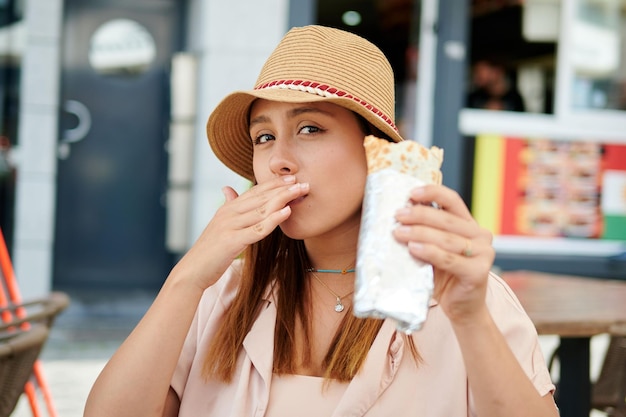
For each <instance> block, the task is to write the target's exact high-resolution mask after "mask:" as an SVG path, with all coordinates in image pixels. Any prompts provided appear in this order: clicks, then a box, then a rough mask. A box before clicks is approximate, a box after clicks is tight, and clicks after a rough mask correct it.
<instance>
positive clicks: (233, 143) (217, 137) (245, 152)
mask: <svg viewBox="0 0 626 417" xmlns="http://www.w3.org/2000/svg"><path fill="white" fill-rule="evenodd" d="M258 98H261V99H266V100H272V101H281V102H286V103H312V102H319V101H325V102H330V103H334V104H337V105H339V106H342V107H344V108H346V109H348V110H351V111H353V112H355V113H358V114H359V115H361V116H362V117H363V118H365V119H366V120H367V121H368V122H370V123H371V124H372V125H374V126H375V127H376V128H378V129H380V131H382V132H383V133H384V134H386V135H387V136H388V137H389V138H390V139H391V140H393V141H394V142H400V141H402V140H403V139H402V137H401V136H400V134H399V133H398V132H397V131H396V130H395V129H394V128H393V127H392V126H391V125H389V124H388V123H387V122H386V121H384V120H383V119H382V118H380V117H378V116H377V115H376V114H374V113H373V112H371V111H370V110H368V109H367V108H366V107H365V106H363V105H362V104H360V103H358V102H357V101H355V100H353V99H351V98H344V97H323V96H319V95H317V94H311V93H308V92H304V91H296V90H290V89H279V88H269V89H261V90H248V91H236V92H234V93H232V94H230V95H228V96H226V97H225V98H224V99H223V100H222V101H221V102H220V103H219V104H218V105H217V107H215V109H214V110H213V112H212V113H211V115H210V116H209V119H208V121H207V127H206V129H207V137H208V140H209V144H210V145H211V149H212V150H213V152H214V153H215V156H217V158H218V159H219V160H220V161H222V162H223V163H224V164H225V165H226V166H227V167H228V168H230V169H231V170H233V171H234V172H236V173H237V174H239V175H241V176H242V177H244V178H247V179H249V180H250V181H254V171H253V169H252V151H253V150H252V140H251V139H250V133H249V131H248V117H249V115H248V112H249V110H250V105H251V104H252V102H253V101H254V100H256V99H258Z"/></svg>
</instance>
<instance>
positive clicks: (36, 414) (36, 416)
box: [24, 381, 41, 417]
mask: <svg viewBox="0 0 626 417" xmlns="http://www.w3.org/2000/svg"><path fill="white" fill-rule="evenodd" d="M24 393H25V394H26V397H28V403H29V404H30V410H31V411H32V413H33V417H41V409H40V408H39V404H38V403H37V392H36V391H35V384H33V382H32V381H28V382H27V383H26V385H24Z"/></svg>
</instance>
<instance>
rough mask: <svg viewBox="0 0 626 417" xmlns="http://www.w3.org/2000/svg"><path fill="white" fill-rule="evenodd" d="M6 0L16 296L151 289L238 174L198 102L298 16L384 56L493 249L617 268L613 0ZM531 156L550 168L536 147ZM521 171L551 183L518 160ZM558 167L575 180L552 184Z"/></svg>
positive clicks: (623, 7) (401, 108)
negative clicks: (19, 290) (213, 139)
mask: <svg viewBox="0 0 626 417" xmlns="http://www.w3.org/2000/svg"><path fill="white" fill-rule="evenodd" d="M18 3H19V4H23V16H24V17H23V19H22V18H21V16H22V15H21V14H20V13H16V12H14V11H12V12H11V13H12V14H10V13H8V12H7V13H5V15H6V16H19V19H17V18H16V17H11V19H13V20H16V21H19V22H21V25H22V26H21V27H23V28H24V30H23V32H22V35H21V36H22V41H21V42H22V43H23V50H22V51H21V52H20V53H19V54H18V56H17V57H14V58H11V59H8V58H4V57H5V56H8V55H9V54H7V53H6V51H5V50H6V48H5V47H4V46H0V48H5V49H3V50H2V51H3V52H2V53H3V72H2V73H1V74H2V77H3V79H2V97H3V101H2V103H3V104H2V106H0V110H2V113H1V115H2V124H1V125H0V126H1V127H2V128H3V130H2V131H1V132H0V133H2V134H3V135H7V136H8V137H9V138H10V140H11V143H12V144H13V145H16V146H15V148H16V149H17V150H18V152H17V153H18V155H19V158H16V159H18V160H19V164H18V169H17V180H16V188H17V198H16V201H15V204H9V205H11V207H15V218H14V219H12V220H11V221H7V220H4V217H6V216H7V215H6V214H5V213H9V211H8V210H5V207H7V206H5V205H3V206H1V207H0V208H1V209H2V214H3V216H0V220H2V221H3V224H2V227H3V230H4V229H5V228H6V229H7V230H12V235H11V242H12V245H11V246H12V253H13V256H14V263H15V266H16V271H17V274H18V279H19V280H20V281H21V282H22V287H23V288H24V293H25V294H26V295H38V294H41V293H43V292H46V291H48V290H49V289H50V288H53V287H55V288H63V289H68V288H69V289H92V290H94V289H95V290H100V289H114V290H121V289H142V288H151V289H152V288H158V287H159V286H160V285H161V283H162V282H163V280H164V278H165V277H166V275H167V273H168V270H169V268H170V267H171V266H172V264H173V263H174V262H175V261H176V259H177V258H178V257H179V256H180V255H181V254H182V253H184V251H185V250H186V249H187V248H188V247H189V246H190V245H191V244H192V243H193V241H194V239H195V238H196V236H198V234H199V233H200V232H201V230H202V229H203V228H204V227H205V225H206V223H207V222H208V220H209V219H210V218H211V216H212V214H213V213H214V211H215V210H216V209H217V207H219V206H220V205H221V204H222V202H223V197H222V195H221V192H220V189H221V187H222V186H223V185H225V184H230V185H233V186H234V187H235V188H236V189H238V190H244V189H245V188H246V187H247V186H248V184H247V182H246V181H245V180H243V179H242V178H239V177H237V176H235V175H234V174H232V173H230V172H229V171H228V170H227V169H226V168H224V167H222V166H221V164H220V163H219V162H218V161H217V160H216V159H215V157H214V156H213V155H212V154H211V152H210V150H209V147H208V144H207V142H206V138H205V121H206V117H207V116H208V114H209V113H210V111H211V109H212V108H213V107H214V106H215V105H216V104H217V103H218V102H219V100H220V99H221V98H222V97H223V96H225V95H226V94H227V93H229V92H230V91H232V90H235V89H245V88H249V87H250V86H251V85H252V84H253V83H254V80H255V77H256V74H257V73H258V71H259V69H260V67H261V65H262V64H263V62H264V60H265V58H266V57H267V55H268V54H269V53H270V52H271V50H272V49H273V47H274V46H275V45H276V43H277V42H278V41H279V39H280V38H281V37H282V35H283V34H284V33H285V32H286V31H287V30H288V28H289V27H291V26H299V25H305V24H311V23H319V24H324V25H330V26H335V27H340V28H343V29H346V30H350V31H354V32H355V33H358V34H360V35H362V36H364V37H366V38H368V39H370V40H371V41H373V42H374V43H376V44H377V45H379V46H380V47H381V49H383V50H384V52H385V53H386V54H387V55H388V56H389V58H390V61H391V63H392V66H393V67H394V71H395V74H396V83H397V86H398V89H397V109H396V112H397V119H398V120H397V121H398V123H397V124H398V125H399V126H400V129H401V130H402V133H403V135H404V136H405V137H407V138H410V139H414V140H417V141H419V142H421V143H423V144H425V145H430V144H434V145H437V146H440V147H443V148H444V149H445V152H446V154H445V162H444V167H443V171H444V182H445V183H446V184H447V185H448V186H450V187H452V188H454V189H456V190H457V191H459V193H461V195H462V196H463V197H464V198H465V199H466V201H467V202H468V204H471V205H472V209H473V211H474V214H475V215H476V216H477V217H478V219H479V221H480V222H481V223H482V224H483V225H484V226H486V227H490V228H491V229H492V230H493V231H494V232H495V233H496V235H497V238H496V247H497V249H498V251H499V255H498V257H499V258H498V260H497V261H498V264H499V266H501V267H504V268H508V267H518V265H522V266H523V267H526V268H529V269H533V268H535V267H536V268H541V269H545V270H556V271H559V272H579V273H589V274H590V275H597V276H616V275H619V274H623V272H624V271H625V270H626V267H625V266H624V264H623V263H620V261H619V260H617V258H618V255H619V254H620V253H622V252H623V250H624V246H623V243H624V242H625V241H626V232H625V231H624V226H623V218H626V209H625V208H624V206H626V203H624V199H626V197H624V196H623V195H621V194H620V190H622V191H623V192H624V193H626V191H624V190H626V186H625V185H624V183H626V181H624V180H623V177H624V175H623V173H624V172H626V157H624V158H622V156H623V154H622V153H621V152H622V148H621V146H622V144H624V145H625V146H626V136H625V134H624V132H626V129H625V128H626V113H625V111H626V107H625V106H626V104H625V102H626V87H625V86H626V62H625V58H624V56H625V55H626V49H625V48H626V40H625V39H626V17H625V16H626V1H625V0H571V1H563V2H561V1H558V0H526V1H524V2H522V1H501V0H500V1H486V0H483V1H479V0H475V1H472V2H469V1H468V2H458V1H456V0H422V1H420V0H385V1H383V0H367V1H363V0H340V1H338V0H261V1H259V0H254V1H253V0H238V1H229V2H224V1H223V0H188V1H177V0H134V1H121V0H114V1H104V0H89V1H79V0H65V1H62V0H45V1H44V0H25V1H24V2H23V3H22V2H17V1H16V2H15V4H18ZM15 4H13V2H11V1H9V0H5V1H4V2H0V7H2V6H3V5H7V7H9V6H8V5H11V7H13V9H11V10H18V9H17V8H16V7H17V6H15ZM2 10H3V12H4V10H9V9H6V7H5V9H2ZM19 10H22V9H19ZM11 19H9V20H11ZM5 20H6V19H5ZM1 23H2V29H3V30H5V29H6V30H7V31H8V30H13V29H9V28H10V27H12V26H13V25H12V23H11V22H9V21H8V20H7V23H4V21H2V22H1ZM2 33H8V32H6V31H5V32H0V35H1V34H2ZM11 33H13V32H11ZM2 39H5V38H2V37H1V36H0V41H2ZM9 44H10V46H9V50H11V48H14V46H13V45H14V44H15V41H9ZM3 45H4V44H3ZM9 62H11V63H9ZM9 67H10V69H9ZM20 74H21V77H20ZM20 79H21V83H20V82H19V81H20ZM479 84H480V85H479ZM481 86H482V87H481ZM487 86H488V87H487ZM18 91H19V95H18V94H17V92H18ZM16 109H19V111H17V110H16ZM545 149H547V150H548V151H546V152H548V153H549V154H543V153H542V154H541V156H538V155H539V152H544V150H545ZM554 149H558V152H559V153H558V155H556V156H555V155H554V153H555V152H556V151H554ZM553 151H554V152H553ZM550 152H551V153H550ZM615 152H617V153H615ZM572 155H574V156H576V158H574V159H575V161H580V160H581V158H583V156H584V157H586V158H589V159H587V160H585V161H584V162H580V163H579V164H578V165H576V164H573V163H571V160H572V158H573V156H572ZM550 157H551V158H553V161H556V162H554V163H555V164H556V168H554V169H553V168H552V165H550V164H552V162H550V164H548V165H547V166H546V165H541V164H540V163H539V162H537V161H545V160H546V159H549V158H550ZM533 158H534V159H533ZM531 160H532V161H534V162H532V163H531V162H529V161H531ZM563 161H569V162H568V163H567V164H566V163H565V162H563ZM542 163H543V162H542ZM566 165H567V166H568V167H569V168H567V169H569V170H565V166H566ZM514 167H517V168H515V169H513V168H514ZM590 167H591V168H593V167H596V168H595V170H593V169H591V168H590ZM587 168H589V169H587ZM576 169H577V170H576ZM531 171H532V172H533V173H536V172H542V173H543V174H545V173H546V172H547V173H548V174H547V175H548V176H549V175H550V173H552V177H550V178H551V181H553V182H552V183H550V182H549V181H548V183H547V185H546V181H545V180H546V178H547V177H546V176H544V177H538V176H537V175H539V174H537V175H535V174H533V175H531V176H529V175H526V174H521V173H522V172H524V173H528V172H531ZM577 173H580V177H581V178H582V179H585V180H586V182H585V181H578V182H577V183H576V184H577V187H578V188H577V189H576V190H572V191H571V193H570V194H564V193H563V192H560V193H555V189H556V190H561V189H563V188H568V189H569V188H572V187H565V186H563V185H562V184H563V180H565V183H568V179H569V178H570V177H572V176H575V175H577ZM543 174H542V175H543ZM524 175H525V176H524ZM556 179H559V180H558V181H561V182H558V181H557V180H556ZM533 181H534V182H533ZM555 181H556V182H555ZM522 183H523V184H525V185H524V187H525V188H523V189H522V188H519V187H521V186H520V185H519V184H522ZM528 184H530V185H528ZM533 184H535V185H533ZM620 187H621V188H620ZM555 194H558V197H555ZM546 195H547V196H550V197H549V198H548V197H546ZM564 196H565V197H564ZM620 196H621V197H620ZM620 198H621V199H620ZM531 199H534V200H532V201H531ZM541 199H543V200H541ZM563 199H565V200H573V199H578V200H580V201H579V204H577V205H572V206H571V207H570V206H564V205H563ZM556 201H558V204H560V205H557V202H556ZM531 203H532V204H531ZM3 204H6V203H3ZM531 205H532V207H531ZM550 205H551V206H550ZM546 206H550V207H549V208H550V210H552V211H550V210H548V209H546V210H544V207H546ZM538 207H539V208H538ZM542 210H543V211H542ZM544 212H545V213H544ZM548 212H549V213H556V215H555V216H553V217H554V218H556V219H557V220H556V222H557V223H558V225H552V226H554V227H552V229H550V230H551V231H550V232H549V233H547V232H546V230H548V229H549V227H548V226H549V225H547V224H545V222H544V221H543V220H540V219H547V218H549V216H548V215H547V213H548ZM529 213H531V214H529ZM537 213H539V214H537ZM524 216H525V217H524ZM563 217H567V219H568V220H565V221H563V220H562V218H563ZM520 218H521V219H527V220H526V221H525V224H522V225H520V224H518V223H517V222H516V220H515V219H520ZM512 219H513V220H512ZM559 219H561V220H559ZM590 219H591V220H590ZM538 225H541V227H539V226H538ZM590 254H591V255H592V256H588V255H590ZM583 255H584V256H583ZM207 256H210V254H208V255H207ZM581 265H584V268H581Z"/></svg>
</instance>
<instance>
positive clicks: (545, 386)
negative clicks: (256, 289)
mask: <svg viewBox="0 0 626 417" xmlns="http://www.w3.org/2000/svg"><path fill="white" fill-rule="evenodd" d="M239 279H240V264H239V262H238V261H236V262H235V263H234V264H233V265H232V266H231V267H230V268H229V269H228V271H227V272H226V273H225V274H224V276H223V277H222V278H221V279H220V280H219V281H218V283H216V284H215V285H214V286H212V287H211V288H209V289H207V290H206V292H205V294H204V296H203V298H202V300H201V302H200V305H199V306H198V310H197V313H196V317H195V319H194V321H193V323H192V325H191V328H190V330H189V333H188V336H187V339H186V342H185V345H184V347H183V352H182V353H181V356H180V359H179V362H178V366H177V369H176V371H175V374H174V376H173V378H172V382H171V385H172V387H173V388H174V390H175V391H176V393H177V394H178V396H179V398H180V401H181V406H180V412H179V416H181V417H197V416H220V417H223V416H257V417H261V416H268V417H269V416H270V414H266V412H267V411H268V410H271V411H272V414H271V415H280V414H277V413H278V410H284V409H285V408H286V407H289V402H290V401H292V400H293V399H294V398H296V397H298V398H300V400H299V401H304V402H305V404H302V405H301V406H302V409H303V410H314V411H321V410H322V409H326V410H328V411H326V412H323V413H321V412H316V413H314V414H315V415H317V416H332V417H339V416H342V417H352V416H354V417H356V416H367V417H387V416H391V415H393V416H396V417H401V416H416V417H418V416H419V417H421V416H429V417H455V416H459V417H460V416H463V417H466V416H475V411H474V409H473V400H472V393H471V387H470V386H468V381H467V375H466V371H465V366H464V364H463V358H462V356H461V351H460V349H459V346H458V343H457V340H456V338H455V335H454V332H453V330H452V328H451V325H450V322H449V321H448V319H447V317H446V315H445V314H444V313H443V311H442V310H441V308H439V306H437V304H436V303H434V302H433V303H431V306H430V309H429V312H428V318H427V320H426V322H425V323H424V326H423V327H422V329H421V330H420V331H418V332H415V333H414V334H413V335H412V337H413V339H414V342H415V345H416V347H417V349H418V351H419V353H420V355H421V357H422V361H421V362H420V363H419V364H416V363H415V361H414V360H413V358H412V355H411V353H410V350H409V348H408V347H407V346H405V343H404V338H403V337H401V336H400V333H398V332H397V331H396V329H395V323H394V322H393V321H391V320H385V322H384V323H383V326H382V327H381V329H380V331H379V333H378V336H377V337H376V339H375V340H374V343H373V344H372V347H371V349H370V351H369V353H368V356H367V358H366V360H365V362H364V364H363V366H362V368H361V370H360V371H359V373H358V374H357V375H356V376H355V377H354V378H353V380H352V381H351V382H350V383H349V384H347V386H346V387H345V390H343V392H342V393H340V394H341V395H337V396H333V397H332V399H329V398H326V397H324V396H323V395H312V394H311V391H310V389H311V381H306V380H302V379H300V378H297V377H295V378H293V381H292V382H293V384H290V386H289V389H288V391H285V386H284V384H283V383H284V381H279V385H278V386H277V388H276V390H274V387H275V386H274V384H273V382H275V381H276V380H275V379H273V375H272V361H273V348H274V340H273V339H274V324H275V321H276V307H275V305H274V301H273V297H272V294H271V293H268V295H267V297H266V298H267V299H266V305H265V308H263V310H262V311H261V313H260V314H259V317H258V318H257V320H256V322H255V323H254V324H253V326H252V329H251V330H250V332H249V333H248V335H247V336H246V338H245V340H244V343H243V347H242V349H241V351H240V352H239V359H238V363H237V369H236V371H235V374H234V377H233V380H232V382H230V383H229V384H225V383H223V382H220V381H216V380H206V379H205V378H204V377H203V376H202V364H203V362H204V357H205V355H206V350H207V346H208V344H209V341H210V340H211V338H212V337H214V335H215V332H216V329H217V327H218V324H219V322H220V320H221V319H222V317H223V315H224V313H225V311H226V309H227V308H228V306H229V305H230V303H231V301H232V299H233V297H234V295H235V293H236V291H237V286H238V281H239ZM487 305H488V307H489V310H490V312H491V315H492V317H493V318H494V321H495V322H496V324H497V326H498V328H499V329H500V331H501V332H502V333H503V335H504V337H505V338H506V340H507V342H508V344H509V346H510V348H511V350H512V351H513V353H514V354H515V356H516V357H517V359H518V360H519V362H520V364H521V366H522V368H523V369H524V371H525V372H526V374H527V375H528V377H529V378H530V380H531V381H532V383H533V384H534V386H535V388H536V389H537V391H538V392H539V394H540V395H542V396H543V395H545V394H547V393H549V392H551V391H553V390H554V385H553V384H552V381H551V379H550V374H549V372H548V370H547V367H546V364H545V360H544V357H543V353H542V351H541V349H540V347H539V343H538V337H537V332H536V331H535V328H534V326H533V324H532V322H531V321H530V319H529V318H528V316H527V315H526V313H525V312H524V310H523V309H522V307H521V305H520V304H519V302H518V300H517V298H516V297H515V295H514V294H513V292H512V290H511V289H510V288H509V287H508V286H507V285H506V283H504V282H503V281H502V280H501V279H500V278H499V277H497V276H495V275H492V276H491V277H490V278H489V283H488V290H487ZM281 391H282V393H285V392H288V393H289V394H288V396H287V395H283V394H281ZM335 394H336V393H335ZM339 396H340V398H339V399H338V400H337V398H338V397H339ZM283 401H284V403H283ZM270 402H271V404H270ZM276 402H281V404H277V403H276ZM274 410H276V411H274ZM292 415H293V414H292ZM298 415H302V414H298Z"/></svg>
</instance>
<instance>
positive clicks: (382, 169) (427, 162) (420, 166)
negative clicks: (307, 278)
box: [354, 136, 443, 333]
mask: <svg viewBox="0 0 626 417" xmlns="http://www.w3.org/2000/svg"><path fill="white" fill-rule="evenodd" d="M364 146H365V152H366V156H367V165H368V176H367V183H366V188H365V197H364V201H363V214H362V220H361V232H360V236H359V244H358V251H357V265H356V273H357V275H356V288H355V296H354V314H355V315H357V316H359V317H379V318H387V317H389V318H392V319H394V320H396V321H397V327H398V329H399V330H401V331H404V332H407V333H409V332H412V331H415V330H418V329H419V328H420V327H421V326H422V323H423V322H424V320H425V319H426V313H427V311H428V304H429V301H430V298H431V295H432V292H433V287H434V285H433V268H432V266H431V265H429V264H427V263H424V262H421V261H418V260H416V259H415V258H414V257H412V256H411V255H410V253H409V251H408V250H407V248H406V246H405V245H402V244H401V243H399V242H398V241H396V239H395V238H394V237H393V234H392V231H393V229H394V228H395V226H396V220H395V213H396V211H397V210H398V209H400V208H402V207H403V206H405V205H406V204H407V203H408V202H409V200H410V192H411V190H412V189H414V188H415V187H418V186H421V185H425V184H441V170H440V167H441V163H442V161H443V151H442V150H441V149H439V148H437V147H432V148H430V149H427V148H425V147H423V146H421V145H420V144H418V143H416V142H412V141H405V142H399V143H392V142H388V141H386V140H384V139H379V138H376V137H374V136H368V137H366V138H365V141H364Z"/></svg>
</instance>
